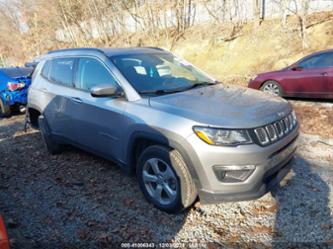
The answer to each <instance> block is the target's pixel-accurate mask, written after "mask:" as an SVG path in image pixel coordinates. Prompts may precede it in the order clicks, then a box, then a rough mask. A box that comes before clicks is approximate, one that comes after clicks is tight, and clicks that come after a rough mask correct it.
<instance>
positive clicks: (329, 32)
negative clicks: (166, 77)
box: [160, 13, 333, 85]
mask: <svg viewBox="0 0 333 249" xmlns="http://www.w3.org/2000/svg"><path fill="white" fill-rule="evenodd" d="M307 19H308V20H307V29H306V36H305V37H306V40H305V41H306V45H307V46H306V47H304V48H303V46H302V39H301V34H300V25H299V20H298V18H297V17H289V19H288V21H287V24H286V25H285V26H283V25H282V24H281V20H278V19H275V20H266V21H264V22H262V23H261V24H259V23H247V24H243V25H239V26H238V27H229V26H226V25H213V24H207V25H205V26H200V27H198V26H197V27H193V28H192V29H190V30H188V31H187V32H186V34H185V35H184V36H183V38H182V39H181V40H179V41H178V42H177V43H176V44H175V46H174V50H175V53H176V54H178V55H180V56H182V57H184V58H186V59H187V60H189V61H191V62H192V63H193V64H195V65H197V66H199V67H200V68H203V69H204V70H205V71H207V72H208V73H211V74H212V75H214V76H215V77H216V78H218V79H220V80H223V81H226V82H233V83H238V84H242V85H245V84H246V83H247V80H248V78H249V77H251V76H253V75H255V74H257V73H260V72H264V71H269V70H275V69H280V68H283V67H285V66H288V65H290V64H291V63H292V62H295V61H296V60H298V59H300V58H301V57H303V56H304V55H307V54H309V53H311V52H314V51H318V50H323V49H328V48H333V15H332V14H331V13H317V14H314V15H311V16H309V17H308V18H307ZM235 30H236V31H235ZM160 45H161V46H163V41H162V42H161V44H160Z"/></svg>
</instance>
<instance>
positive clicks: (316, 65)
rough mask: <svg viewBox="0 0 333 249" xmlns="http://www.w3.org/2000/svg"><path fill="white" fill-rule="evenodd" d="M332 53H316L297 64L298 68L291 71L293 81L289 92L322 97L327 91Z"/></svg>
mask: <svg viewBox="0 0 333 249" xmlns="http://www.w3.org/2000/svg"><path fill="white" fill-rule="evenodd" d="M331 59H332V53H322V54H317V55H314V56H311V57H308V58H305V59H304V60H303V61H301V62H299V63H298V65H297V68H298V70H295V71H291V72H290V75H291V76H292V78H293V81H292V82H291V83H290V86H291V88H292V89H291V90H292V91H291V92H293V93H297V94H298V95H302V96H304V97H323V96H325V95H327V92H328V91H329V77H328V74H329V70H330V65H331Z"/></svg>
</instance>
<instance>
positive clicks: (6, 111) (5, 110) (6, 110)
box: [0, 98, 11, 117]
mask: <svg viewBox="0 0 333 249" xmlns="http://www.w3.org/2000/svg"><path fill="white" fill-rule="evenodd" d="M10 114H11V110H10V106H8V105H6V104H5V103H4V102H3V100H2V99H1V98H0V117H9V116H10Z"/></svg>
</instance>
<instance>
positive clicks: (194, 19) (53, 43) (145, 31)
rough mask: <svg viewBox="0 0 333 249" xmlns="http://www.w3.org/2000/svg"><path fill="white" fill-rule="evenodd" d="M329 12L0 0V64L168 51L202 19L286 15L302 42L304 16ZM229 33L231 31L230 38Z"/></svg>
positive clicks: (179, 0) (310, 7) (284, 4)
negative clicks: (118, 50) (80, 50)
mask: <svg viewBox="0 0 333 249" xmlns="http://www.w3.org/2000/svg"><path fill="white" fill-rule="evenodd" d="M328 10H330V11H332V10H333V1H332V0H281V1H278V0H158V1H153V0H52V1H50V0H0V20H1V22H0V51H1V53H0V65H5V64H7V65H8V64H13V63H15V62H16V61H20V62H21V61H23V60H26V59H29V58H33V57H34V56H38V55H40V54H42V53H44V52H46V51H48V50H51V49H57V48H64V47H83V46H84V47H85V46H100V47H110V46H119V44H120V45H121V46H140V45H155V44H158V41H160V40H163V41H165V43H164V44H165V46H166V47H167V48H168V49H172V48H173V45H174V44H175V42H177V40H179V39H181V37H182V36H183V34H184V32H185V31H186V30H187V29H188V28H190V27H192V26H194V25H200V24H202V23H209V22H210V23H212V24H214V23H215V24H218V25H223V24H225V23H229V24H230V23H231V24H233V25H234V32H237V27H239V26H240V25H242V24H244V23H246V22H249V21H258V23H259V24H260V22H262V21H263V20H265V19H269V18H273V17H274V18H280V19H281V25H282V26H286V24H287V23H286V22H287V21H286V20H287V16H288V15H295V16H297V17H298V19H299V32H300V35H301V36H302V40H303V43H304V44H303V45H304V46H306V33H305V32H304V31H305V27H306V23H307V20H306V17H307V15H308V14H309V13H313V12H319V11H328ZM232 35H233V34H231V36H232Z"/></svg>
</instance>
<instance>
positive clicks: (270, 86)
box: [260, 80, 282, 96]
mask: <svg viewBox="0 0 333 249" xmlns="http://www.w3.org/2000/svg"><path fill="white" fill-rule="evenodd" d="M260 89H261V91H263V92H265V93H268V94H271V95H273V96H281V95H282V89H281V86H280V85H279V83H277V82H276V81H273V80H269V81H267V82H266V83H265V84H264V85H263V86H262V87H261V88H260Z"/></svg>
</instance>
